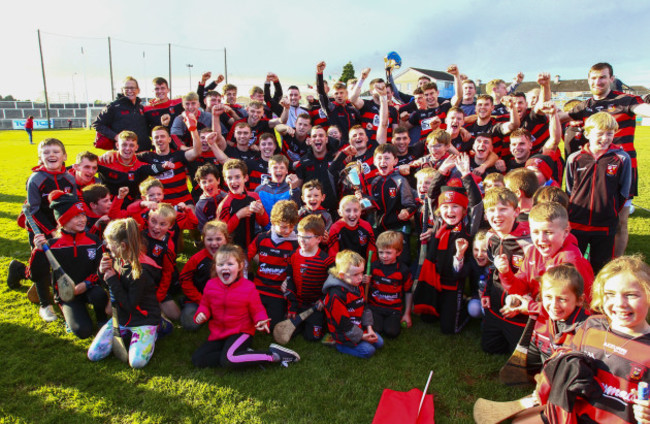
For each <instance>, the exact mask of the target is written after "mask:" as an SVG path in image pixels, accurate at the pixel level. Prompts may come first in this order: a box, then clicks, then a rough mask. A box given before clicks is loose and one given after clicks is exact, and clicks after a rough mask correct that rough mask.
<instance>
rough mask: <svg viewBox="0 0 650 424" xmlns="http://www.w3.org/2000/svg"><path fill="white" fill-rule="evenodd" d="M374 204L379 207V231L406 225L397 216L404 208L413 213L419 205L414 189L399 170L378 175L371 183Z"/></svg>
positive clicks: (406, 222) (405, 222) (406, 223)
mask: <svg viewBox="0 0 650 424" xmlns="http://www.w3.org/2000/svg"><path fill="white" fill-rule="evenodd" d="M370 194H371V196H372V200H373V204H374V206H375V207H376V208H377V226H376V228H378V229H379V231H386V230H394V229H398V228H400V227H402V226H404V225H408V220H407V221H401V220H400V219H399V218H398V217H397V216H398V215H399V213H400V211H401V210H402V209H406V210H408V212H409V217H410V215H412V214H413V213H414V212H415V210H416V208H417V205H416V204H415V200H414V199H413V189H412V188H411V186H410V185H409V183H408V181H407V179H406V178H405V177H404V176H403V175H400V174H399V173H398V172H393V173H392V174H389V175H386V176H383V175H377V176H376V177H375V179H374V180H372V183H371V185H370Z"/></svg>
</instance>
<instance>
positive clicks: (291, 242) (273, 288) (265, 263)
mask: <svg viewBox="0 0 650 424" xmlns="http://www.w3.org/2000/svg"><path fill="white" fill-rule="evenodd" d="M292 235H293V237H292V239H282V240H280V241H279V242H277V243H276V242H275V241H274V240H273V235H272V230H269V231H267V232H265V233H260V234H258V235H257V237H255V240H253V242H252V243H251V244H250V245H249V246H248V262H251V260H252V259H253V257H255V255H259V267H258V268H257V273H256V275H255V279H254V280H253V282H254V283H255V286H256V287H257V291H259V292H260V294H261V295H266V296H272V297H284V294H283V293H282V289H281V288H280V286H281V285H282V282H283V281H284V280H285V278H286V277H287V266H288V264H289V257H290V256H291V255H292V254H293V252H295V251H296V249H297V248H298V239H297V238H296V237H295V234H293V233H292Z"/></svg>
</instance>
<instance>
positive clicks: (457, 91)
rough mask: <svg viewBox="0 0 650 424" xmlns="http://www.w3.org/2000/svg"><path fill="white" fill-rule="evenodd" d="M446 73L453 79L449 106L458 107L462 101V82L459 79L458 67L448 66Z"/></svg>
mask: <svg viewBox="0 0 650 424" xmlns="http://www.w3.org/2000/svg"><path fill="white" fill-rule="evenodd" d="M447 73H449V74H451V75H453V77H454V97H453V98H452V99H451V104H452V105H453V106H460V102H462V101H463V88H462V83H463V81H462V80H461V79H460V71H459V70H458V66H456V65H449V66H448V67H447Z"/></svg>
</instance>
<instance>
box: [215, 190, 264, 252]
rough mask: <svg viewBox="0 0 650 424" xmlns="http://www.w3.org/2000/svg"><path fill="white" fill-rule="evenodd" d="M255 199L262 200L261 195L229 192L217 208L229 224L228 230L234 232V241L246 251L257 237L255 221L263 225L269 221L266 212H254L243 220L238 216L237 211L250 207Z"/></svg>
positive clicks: (222, 218) (223, 219) (221, 218)
mask: <svg viewBox="0 0 650 424" xmlns="http://www.w3.org/2000/svg"><path fill="white" fill-rule="evenodd" d="M255 200H260V196H259V195H258V194H257V193H255V192H251V191H247V192H245V193H239V194H235V193H228V194H227V195H226V197H225V198H224V199H223V201H222V202H221V203H220V204H219V207H218V208H217V217H218V218H219V220H220V221H223V222H225V223H226V224H227V225H228V232H229V233H230V234H232V240H233V243H235V244H236V245H238V246H241V248H242V249H244V251H247V250H248V245H249V244H250V243H251V241H253V238H254V237H255V234H256V232H255V223H257V224H259V225H260V226H261V227H264V226H266V225H267V224H268V223H269V216H268V214H267V213H266V212H264V213H262V214H260V215H258V214H254V215H251V216H249V217H247V218H244V219H241V220H240V219H239V217H237V212H238V211H239V210H240V209H242V208H247V207H249V205H250V204H251V203H252V202H254V201H255Z"/></svg>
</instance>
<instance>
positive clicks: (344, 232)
mask: <svg viewBox="0 0 650 424" xmlns="http://www.w3.org/2000/svg"><path fill="white" fill-rule="evenodd" d="M327 244H328V253H329V255H330V256H332V257H335V256H336V254H337V253H339V252H340V251H342V250H346V249H348V250H353V251H355V252H357V253H358V254H360V255H361V256H362V257H363V258H367V257H368V251H369V250H372V251H373V252H376V251H377V248H376V247H375V233H374V232H373V231H372V227H371V226H370V224H369V223H368V221H364V220H363V219H359V222H358V223H357V225H356V226H355V227H350V226H348V225H347V224H346V223H345V221H344V220H343V219H339V220H338V221H336V222H335V223H334V224H332V226H331V227H330V231H329V238H328V241H327Z"/></svg>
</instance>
